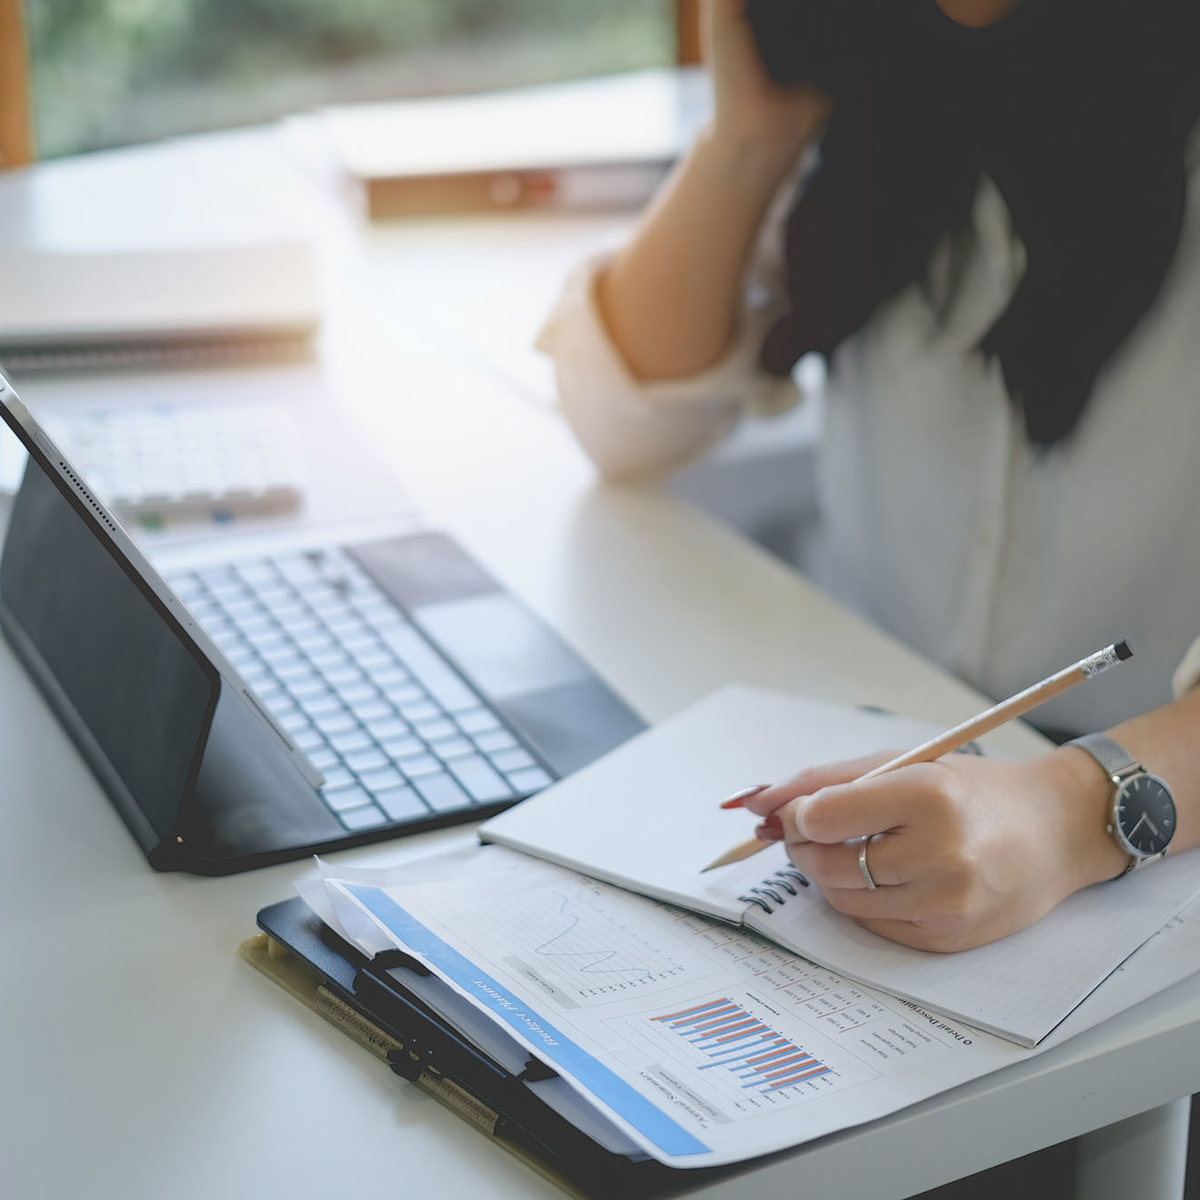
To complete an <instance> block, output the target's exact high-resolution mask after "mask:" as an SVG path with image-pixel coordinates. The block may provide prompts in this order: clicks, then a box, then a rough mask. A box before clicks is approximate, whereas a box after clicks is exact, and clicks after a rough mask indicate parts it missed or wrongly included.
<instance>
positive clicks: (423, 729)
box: [413, 717, 458, 742]
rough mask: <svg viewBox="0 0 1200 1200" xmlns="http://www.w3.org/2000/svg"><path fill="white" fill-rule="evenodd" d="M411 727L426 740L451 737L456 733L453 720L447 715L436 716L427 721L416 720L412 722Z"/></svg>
mask: <svg viewBox="0 0 1200 1200" xmlns="http://www.w3.org/2000/svg"><path fill="white" fill-rule="evenodd" d="M413 729H414V730H415V731H416V732H417V733H418V734H420V736H421V737H423V738H424V739H425V740H426V741H427V742H432V741H435V740H436V739H437V738H447V737H453V736H454V735H455V734H457V733H458V729H457V728H456V727H455V724H454V722H453V721H451V720H449V719H448V718H447V717H436V718H434V719H433V720H429V721H416V722H414V723H413Z"/></svg>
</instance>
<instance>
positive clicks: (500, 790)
mask: <svg viewBox="0 0 1200 1200" xmlns="http://www.w3.org/2000/svg"><path fill="white" fill-rule="evenodd" d="M449 766H450V770H451V772H452V773H453V775H454V777H455V779H457V780H458V782H459V783H461V784H462V785H463V787H464V788H466V789H467V791H468V792H470V793H471V797H472V799H474V800H476V801H477V802H478V803H480V804H486V803H488V801H490V800H507V799H508V798H509V797H510V796H511V795H512V788H511V787H509V785H508V782H507V781H506V780H505V779H504V778H503V777H502V776H500V775H497V774H496V772H495V771H493V770H492V768H491V767H490V766H489V765H488V763H487V762H486V760H484V759H482V758H480V757H479V756H478V755H477V754H476V755H471V756H468V757H466V758H456V759H453V760H452V761H451V762H450V764H449Z"/></svg>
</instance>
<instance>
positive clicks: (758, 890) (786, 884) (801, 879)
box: [738, 867, 809, 913]
mask: <svg viewBox="0 0 1200 1200" xmlns="http://www.w3.org/2000/svg"><path fill="white" fill-rule="evenodd" d="M808 886H809V881H808V878H807V877H806V876H804V875H801V874H800V872H799V871H797V870H796V868H795V867H781V868H780V869H779V870H778V871H776V872H775V873H774V874H773V875H768V876H767V878H766V879H764V880H763V881H762V883H760V884H758V886H757V887H752V888H750V890H749V893H748V894H747V895H745V896H739V897H738V899H739V900H741V901H743V902H745V903H746V904H757V905H758V907H759V908H761V909H762V910H763V912H765V913H772V912H774V911H775V909H777V908H779V907H780V906H781V905H783V904H785V903H786V902H787V898H788V896H798V895H799V894H800V891H799V889H800V888H806V887H808ZM785 892H786V893H787V895H784V893H785Z"/></svg>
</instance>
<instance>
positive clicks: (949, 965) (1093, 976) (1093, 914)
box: [482, 687, 1200, 1045]
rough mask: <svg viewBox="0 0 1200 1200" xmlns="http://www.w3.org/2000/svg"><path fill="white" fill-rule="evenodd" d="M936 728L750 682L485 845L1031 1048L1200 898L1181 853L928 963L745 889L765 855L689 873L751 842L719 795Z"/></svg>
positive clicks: (744, 817)
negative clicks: (663, 905)
mask: <svg viewBox="0 0 1200 1200" xmlns="http://www.w3.org/2000/svg"><path fill="white" fill-rule="evenodd" d="M933 732H937V730H936V729H935V728H934V727H933V726H931V725H929V724H927V723H925V722H919V721H910V720H904V719H901V718H897V717H890V716H886V715H882V714H878V713H872V712H864V711H862V710H858V709H852V708H846V707H842V706H838V705H831V704H825V703H820V702H817V701H813V700H805V699H800V698H797V697H793V696H787V695H783V694H781V693H777V692H771V691H766V690H763V689H757V688H747V687H733V688H727V689H725V690H723V691H720V692H717V693H716V694H714V695H713V696H710V697H709V698H708V699H706V700H704V701H701V702H700V703H699V704H697V705H695V706H694V707H692V708H689V709H687V710H686V711H684V712H683V713H680V714H679V715H678V716H676V717H674V718H672V719H671V720H669V721H666V722H664V723H663V724H661V725H659V726H657V727H656V728H654V729H652V730H649V731H647V732H646V733H644V734H641V735H639V736H638V737H636V738H634V739H633V740H632V741H630V742H627V743H626V744H625V745H624V746H621V747H619V748H618V749H616V750H614V751H613V752H612V753H610V754H608V755H606V756H605V757H604V758H602V759H600V760H599V761H598V762H595V763H593V764H592V765H590V766H589V767H586V768H585V769H584V770H582V771H580V772H579V773H578V774H576V775H574V776H571V777H570V778H569V779H566V780H564V781H563V782H561V783H558V784H556V785H555V786H554V787H552V788H549V789H548V790H547V791H545V792H543V793H541V794H540V795H539V796H536V797H534V798H533V799H531V800H527V801H525V802H524V803H523V804H520V805H518V806H517V807H516V808H514V809H510V810H509V811H508V812H506V813H503V814H501V815H500V816H499V817H496V818H494V819H493V820H491V821H489V822H488V823H487V824H486V825H484V826H483V829H482V836H483V837H484V838H485V839H486V840H488V841H494V842H500V843H502V844H504V845H507V846H511V847H512V848H514V849H517V850H522V851H524V852H526V853H529V854H533V855H536V856H537V857H540V858H545V859H547V860H549V861H552V862H556V863H559V864H560V865H562V866H567V867H571V868H573V869H575V870H577V871H581V872H583V873H584V874H587V875H592V876H595V877H596V878H598V879H603V880H605V881H606V882H609V883H614V884H617V885H618V886H621V887H626V888H629V889H630V890H632V891H637V892H642V893H644V894H645V895H648V896H653V897H655V898H657V899H660V900H665V901H667V902H669V903H672V904H678V905H680V906H682V907H685V908H690V909H693V910H695V911H697V912H703V913H706V914H708V915H710V916H715V917H719V918H722V919H724V920H728V921H744V923H745V924H747V925H749V926H750V927H752V928H755V929H757V930H758V931H759V932H761V933H763V934H764V935H765V936H767V937H769V938H771V939H772V940H774V941H777V942H779V943H780V944H781V945H784V946H786V947H787V948H788V949H790V950H793V951H795V952H796V953H798V954H802V955H804V956H805V957H806V958H810V959H813V960H814V961H816V962H819V963H822V964H823V965H825V966H828V967H831V968H833V969H834V970H836V971H839V972H840V973H842V974H844V975H849V976H852V977H853V978H855V979H858V980H861V981H862V982H865V983H870V984H873V985H875V986H877V987H880V988H883V989H884V990H886V991H889V992H892V993H893V994H895V995H900V996H904V997H906V998H908V999H911V1000H914V1001H915V1002H917V1003H919V1004H921V1005H923V1006H928V1007H931V1008H935V1009H938V1010H940V1011H941V1012H944V1013H947V1014H950V1015H953V1016H956V1017H959V1018H961V1019H963V1020H965V1021H968V1022H970V1023H971V1024H974V1025H977V1026H979V1027H980V1028H983V1029H987V1030H989V1031H991V1032H993V1033H997V1034H999V1035H1000V1036H1003V1037H1008V1038H1010V1039H1012V1040H1014V1041H1018V1042H1021V1043H1023V1044H1026V1045H1032V1044H1034V1043H1036V1042H1038V1041H1040V1040H1041V1039H1042V1038H1043V1037H1045V1036H1046V1034H1048V1033H1049V1032H1050V1031H1051V1030H1052V1029H1053V1028H1054V1027H1055V1026H1056V1025H1057V1024H1058V1023H1059V1022H1060V1021H1062V1020H1063V1018H1064V1017H1066V1015H1067V1014H1068V1013H1070V1012H1071V1011H1072V1010H1073V1009H1074V1008H1075V1007H1076V1006H1077V1005H1078V1004H1079V1003H1080V1002H1081V1001H1082V1000H1083V999H1084V998H1085V997H1086V996H1087V995H1088V994H1089V993H1091V992H1092V991H1093V990H1094V989H1095V988H1096V986H1097V985H1098V984H1099V983H1101V982H1102V981H1103V980H1104V979H1105V978H1106V977H1107V976H1108V975H1109V974H1110V973H1111V972H1112V971H1114V970H1115V969H1116V968H1117V967H1118V966H1119V965H1120V964H1121V962H1122V961H1124V960H1125V959H1126V958H1127V957H1128V956H1129V955H1130V954H1132V953H1133V952H1134V951H1135V950H1136V949H1137V948H1138V946H1140V945H1141V944H1142V943H1143V942H1145V941H1146V940H1147V939H1148V938H1149V937H1151V936H1152V935H1153V934H1154V933H1156V932H1157V931H1158V930H1159V929H1161V928H1162V926H1163V925H1165V924H1166V923H1167V922H1168V921H1169V920H1170V919H1171V918H1172V917H1174V916H1175V914H1176V913H1178V912H1179V911H1180V909H1181V908H1183V907H1184V905H1185V904H1187V903H1188V901H1189V900H1190V899H1192V898H1193V897H1195V896H1197V895H1200V872H1197V870H1196V864H1195V863H1194V862H1193V861H1192V860H1191V859H1190V858H1180V859H1168V860H1167V861H1165V862H1163V863H1159V864H1156V865H1155V866H1153V867H1150V868H1147V869H1146V870H1145V871H1139V872H1136V873H1135V874H1133V875H1130V876H1128V877H1126V878H1124V879H1122V880H1120V881H1119V882H1118V883H1113V884H1112V885H1107V884H1100V885H1098V886H1096V887H1093V888H1088V889H1087V890H1085V891H1083V892H1080V893H1077V894H1076V895H1074V896H1072V897H1070V898H1069V899H1068V900H1067V901H1065V902H1064V903H1063V904H1061V905H1059V907H1058V908H1056V909H1055V910H1054V911H1052V912H1051V913H1049V914H1048V915H1047V916H1046V917H1044V918H1043V919H1042V920H1041V921H1039V922H1037V923H1036V924H1035V925H1033V926H1031V927H1030V928H1029V929H1026V930H1023V931H1021V932H1020V933H1016V934H1013V935H1012V936H1010V937H1007V938H1004V939H1002V940H1001V941H999V942H994V943H992V944H991V945H989V946H983V947H980V948H979V949H977V950H969V951H966V952H964V953H960V954H953V955H941V954H931V953H927V952H925V951H920V950H912V949H909V948H908V947H905V946H900V945H898V944H896V943H894V942H889V941H887V940H886V939H884V938H881V937H878V936H876V935H875V934H872V933H869V932H868V931H866V930H864V929H862V928H861V927H860V926H858V925H856V924H855V923H854V922H853V921H851V920H850V919H849V918H847V917H844V916H842V915H841V914H840V913H837V912H835V911H834V910H833V909H832V908H830V907H829V905H828V904H826V903H825V900H824V898H823V897H822V896H821V894H820V892H819V891H818V890H817V889H816V888H815V887H810V888H796V889H794V890H795V891H796V895H795V896H791V895H790V894H789V892H788V891H787V889H780V888H772V889H771V890H772V891H774V892H775V893H776V895H777V896H778V902H776V901H775V900H774V899H771V898H770V897H769V896H768V897H767V899H766V900H765V904H766V906H767V907H769V908H770V909H771V910H772V911H771V912H770V913H768V912H765V911H764V910H763V907H762V906H761V905H760V904H759V903H756V902H755V900H754V899H750V900H747V899H746V898H747V897H755V896H756V895H757V898H758V899H759V900H762V899H763V897H762V893H761V892H759V893H757V894H756V893H755V891H754V888H755V887H756V886H758V885H761V884H762V883H763V882H764V880H770V879H771V878H772V876H773V874H774V872H776V871H777V870H779V869H781V868H783V867H785V866H786V864H787V859H786V857H785V855H784V853H783V850H782V848H781V847H778V846H774V847H771V848H770V849H768V850H765V851H763V852H762V853H760V854H757V855H755V856H754V857H753V858H750V859H747V860H746V861H744V862H742V863H738V864H736V865H734V866H730V867H725V868H721V869H720V870H717V871H712V872H710V873H708V874H705V875H701V874H700V873H699V871H700V868H701V867H702V866H704V865H705V864H707V863H709V862H711V861H712V860H713V859H714V858H716V857H717V855H719V854H720V853H721V852H722V851H724V850H727V849H728V848H729V847H730V846H731V845H733V844H734V843H736V842H738V841H739V840H741V839H742V838H744V837H747V836H749V835H750V833H751V831H752V829H753V826H754V819H753V818H752V817H751V816H750V815H749V814H746V813H737V812H732V813H731V812H725V811H722V810H721V809H720V808H719V807H718V804H719V802H720V800H721V799H722V798H724V797H725V796H727V795H729V794H730V793H731V792H734V791H736V790H737V789H738V788H741V787H745V786H747V785H749V784H752V783H766V782H770V781H773V780H779V779H783V778H785V777H786V776H788V775H790V774H792V773H794V772H795V771H797V770H799V769H800V768H801V767H803V766H805V765H806V764H808V763H816V762H826V761H829V760H831V759H837V758H845V757H850V756H853V755H856V754H861V753H863V752H865V751H869V750H875V749H880V748H885V749H895V750H902V749H906V748H908V747H909V746H914V745H917V744H918V743H920V742H921V741H924V740H925V739H926V738H927V737H929V736H930V735H931V733H933Z"/></svg>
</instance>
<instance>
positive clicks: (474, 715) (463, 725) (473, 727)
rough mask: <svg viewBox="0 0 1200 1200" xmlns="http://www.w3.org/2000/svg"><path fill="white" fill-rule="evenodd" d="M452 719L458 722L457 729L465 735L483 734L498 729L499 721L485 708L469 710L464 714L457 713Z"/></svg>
mask: <svg viewBox="0 0 1200 1200" xmlns="http://www.w3.org/2000/svg"><path fill="white" fill-rule="evenodd" d="M454 719H455V720H456V721H457V722H458V724H459V728H460V729H463V730H465V731H466V732H467V733H484V732H485V731H487V730H489V729H499V728H500V721H499V719H498V718H497V717H496V714H495V713H492V712H489V711H488V710H487V709H486V708H470V709H467V710H466V711H465V712H457V713H455V714H454Z"/></svg>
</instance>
